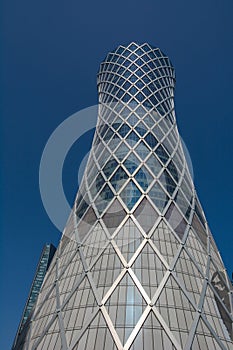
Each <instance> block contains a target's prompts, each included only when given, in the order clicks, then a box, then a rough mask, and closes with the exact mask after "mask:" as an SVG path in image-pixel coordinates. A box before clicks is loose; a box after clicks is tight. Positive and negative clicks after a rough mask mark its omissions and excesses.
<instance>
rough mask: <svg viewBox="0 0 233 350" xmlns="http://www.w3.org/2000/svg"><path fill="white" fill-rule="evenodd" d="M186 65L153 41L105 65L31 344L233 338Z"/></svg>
mask: <svg viewBox="0 0 233 350" xmlns="http://www.w3.org/2000/svg"><path fill="white" fill-rule="evenodd" d="M174 85H175V73H174V68H173V66H172V64H171V61H170V60H169V58H168V57H167V56H166V55H165V54H164V53H163V52H162V51H161V50H160V49H158V48H154V47H152V46H150V45H149V44H146V43H145V44H141V45H139V44H136V43H131V44H129V45H127V46H119V47H118V48H117V49H116V50H114V51H113V52H111V53H109V54H108V55H107V57H106V58H105V60H104V61H103V62H102V63H101V66H100V70H99V73H98V91H99V103H100V104H99V112H98V113H99V115H98V121H97V127H96V133H95V136H94V140H93V145H92V149H91V152H90V156H89V160H88V163H87V166H86V171H85V173H84V177H83V181H82V184H81V186H80V190H79V192H78V194H77V197H76V200H75V204H74V210H73V212H72V213H71V216H70V219H69V221H68V223H67V226H66V228H65V230H64V233H63V236H62V239H61V242H60V245H59V248H58V250H57V253H56V258H54V259H53V262H52V264H51V267H50V269H49V271H48V273H47V276H46V279H45V281H44V283H43V286H42V289H41V292H40V295H39V298H38V301H37V305H36V308H35V310H34V313H33V315H32V321H31V330H30V332H29V334H28V338H27V340H26V342H25V345H24V348H23V349H27V350H31V349H40V350H47V349H51V350H57V349H58V350H59V349H69V350H79V349H81V350H103V349H106V350H109V349H118V350H122V349H125V350H128V349H131V350H142V349H145V350H148V349H150V350H181V349H186V350H188V349H192V350H199V349H207V350H219V349H227V350H231V349H233V343H232V340H233V334H232V294H231V293H230V288H231V285H230V282H229V279H228V277H227V274H226V271H225V268H224V265H223V262H222V260H221V257H220V255H219V252H218V250H217V247H216V245H215V243H214V239H213V237H212V234H211V232H210V230H209V227H208V224H207V222H206V219H205V215H204V213H203V210H202V208H201V205H200V203H199V201H198V198H197V195H196V192H195V189H194V185H193V181H192V178H191V176H190V173H189V169H188V166H187V162H186V159H185V156H184V152H183V148H182V144H181V140H180V136H179V133H178V130H177V125H176V118H175V111H174Z"/></svg>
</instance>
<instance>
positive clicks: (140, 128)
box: [135, 122, 147, 136]
mask: <svg viewBox="0 0 233 350" xmlns="http://www.w3.org/2000/svg"><path fill="white" fill-rule="evenodd" d="M135 130H136V131H137V132H138V133H139V135H141V136H143V135H145V133H146V132H147V127H146V126H145V124H143V123H142V122H140V123H139V124H138V125H137V126H136V127H135Z"/></svg>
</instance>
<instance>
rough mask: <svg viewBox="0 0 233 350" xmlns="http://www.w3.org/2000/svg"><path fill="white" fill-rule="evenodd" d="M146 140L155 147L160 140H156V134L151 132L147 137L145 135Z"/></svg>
mask: <svg viewBox="0 0 233 350" xmlns="http://www.w3.org/2000/svg"><path fill="white" fill-rule="evenodd" d="M145 141H146V142H147V144H148V145H149V146H150V147H151V148H152V149H153V148H155V146H156V145H157V143H158V141H157V140H156V138H155V137H154V135H153V134H152V133H151V132H149V133H148V134H147V135H146V137H145Z"/></svg>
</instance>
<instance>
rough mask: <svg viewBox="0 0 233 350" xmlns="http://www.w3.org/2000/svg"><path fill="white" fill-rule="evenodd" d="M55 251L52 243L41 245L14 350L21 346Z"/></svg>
mask: <svg viewBox="0 0 233 350" xmlns="http://www.w3.org/2000/svg"><path fill="white" fill-rule="evenodd" d="M55 251H56V248H55V247H54V246H53V245H52V244H45V245H44V247H43V250H42V252H41V256H40V259H39V262H38V264H37V268H36V273H35V276H34V278H33V282H32V285H31V288H30V292H29V295H28V299H27V302H26V305H25V307H24V311H23V315H22V318H21V320H20V324H19V327H18V330H17V334H16V337H15V340H14V344H13V349H15V350H17V349H20V348H22V347H23V344H24V342H25V338H26V335H27V332H28V330H29V328H30V327H29V324H30V318H31V314H32V310H33V307H34V305H35V303H36V300H37V297H38V295H39V292H40V288H41V286H42V283H43V280H44V277H45V274H46V272H47V270H48V268H49V265H50V263H51V261H52V258H53V256H54V253H55Z"/></svg>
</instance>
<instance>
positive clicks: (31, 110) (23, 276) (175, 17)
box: [0, 0, 233, 350]
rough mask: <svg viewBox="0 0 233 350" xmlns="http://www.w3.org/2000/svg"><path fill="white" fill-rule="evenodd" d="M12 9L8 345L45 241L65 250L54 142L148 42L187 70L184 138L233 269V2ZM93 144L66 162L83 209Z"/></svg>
mask: <svg viewBox="0 0 233 350" xmlns="http://www.w3.org/2000/svg"><path fill="white" fill-rule="evenodd" d="M1 7H2V11H1V13H2V26H1V37H0V39H1V47H2V58H1V69H2V78H1V92H2V94H1V96H2V98H1V102H2V103H1V112H2V116H3V117H2V127H1V144H2V145H1V146H2V150H3V152H2V160H1V165H2V167H1V168H2V172H1V184H2V201H1V214H2V217H3V220H2V222H3V224H2V229H1V241H0V259H1V279H0V280H1V289H0V293H1V298H0V300H1V303H2V305H1V309H0V310H1V313H0V315H1V316H0V317H1V318H2V319H1V332H2V334H1V336H0V349H3V350H7V349H10V346H11V344H12V342H13V338H14V335H15V332H16V329H17V326H18V322H19V320H20V317H21V312H22V309H23V306H24V303H25V300H26V297H27V294H28V290H29V287H30V284H31V281H32V278H33V274H34V272H35V267H36V264H37V260H38V258H39V255H40V251H41V248H42V246H43V244H44V243H45V242H48V241H49V242H50V241H51V242H54V243H55V244H57V243H58V241H59V238H60V233H59V232H58V231H57V230H56V228H55V227H54V226H53V224H52V223H51V222H50V221H49V219H48V217H47V214H46V212H45V210H44V208H43V205H42V202H41V199H40V193H39V186H38V168H39V162H40V157H41V153H42V151H43V148H44V145H45V143H46V141H47V139H48V138H49V136H50V134H51V133H52V131H53V130H54V129H55V128H56V127H57V126H58V125H59V124H60V123H61V122H62V121H63V120H64V119H65V118H67V117H68V116H70V115H71V114H73V113H74V112H76V111H78V110H80V109H82V108H84V107H88V106H91V105H93V104H95V103H96V102H97V90H96V73H97V70H98V66H99V63H100V62H101V60H102V59H103V58H104V57H105V55H106V53H107V52H108V51H110V50H112V49H113V48H115V47H116V46H117V45H119V44H121V43H127V42H129V41H132V40H134V41H139V42H144V41H147V42H149V43H151V44H152V45H154V46H158V47H160V48H161V49H162V51H164V52H166V53H167V54H168V55H169V57H170V58H171V61H172V62H173V64H174V66H175V69H176V74H177V86H176V113H177V120H178V125H179V129H180V133H181V135H182V137H183V139H184V141H185V143H186V145H187V147H188V149H189V152H190V154H191V158H192V162H193V167H194V177H195V185H196V189H197V191H198V194H199V198H200V200H201V203H202V205H203V207H204V210H205V213H206V216H207V219H208V221H209V224H210V227H211V229H212V232H213V234H214V237H215V239H216V241H217V244H218V247H219V249H220V252H221V254H222V257H223V259H224V262H225V265H226V267H227V269H228V272H229V273H230V272H231V270H233V259H232V250H233V244H232V241H233V239H232V234H233V221H232V216H233V215H232V198H233V184H232V183H233V181H232V171H233V165H232V160H233V159H232V158H233V157H232V153H233V140H232V129H233V104H232V96H233V84H232V81H233V64H232V62H233V45H232V37H233V24H232V23H233V22H232V13H233V3H232V1H231V0H223V1H220V0H218V1H217V0H205V1H201V0H197V1H185V0H176V1H174V0H167V1H163V0H160V1H156V0H153V1H144V2H142V1H140V2H139V1H138V0H135V1H122V0H118V1H117V2H109V1H106V0H104V1H92V2H90V1H74V0H71V1H64V0H63V1H61V0H56V1H54V0H51V1H45V0H41V1H37V2H35V1H29V0H21V1H18V0H17V1H16V0H12V1H8V0H3V1H2V4H1ZM90 142H91V134H88V135H86V137H83V138H82V139H81V140H80V143H79V145H77V147H76V151H77V152H75V155H74V153H73V156H72V157H71V156H70V158H69V159H68V160H67V162H66V164H65V169H64V172H65V173H64V179H65V181H64V182H65V183H64V187H65V190H66V193H67V195H68V198H69V201H71V202H72V200H73V198H74V195H75V191H76V188H77V181H76V170H77V167H78V164H79V162H80V161H81V159H82V157H83V155H84V154H85V153H86V151H87V147H89V145H90ZM71 159H72V161H71Z"/></svg>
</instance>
